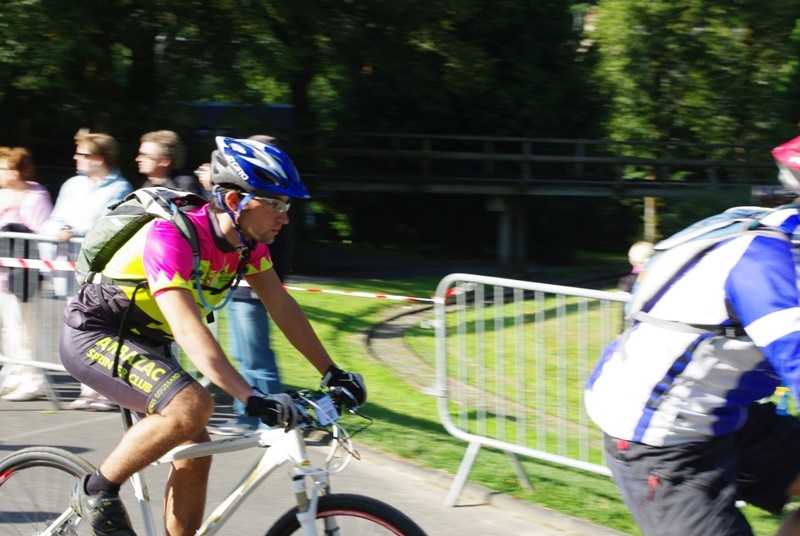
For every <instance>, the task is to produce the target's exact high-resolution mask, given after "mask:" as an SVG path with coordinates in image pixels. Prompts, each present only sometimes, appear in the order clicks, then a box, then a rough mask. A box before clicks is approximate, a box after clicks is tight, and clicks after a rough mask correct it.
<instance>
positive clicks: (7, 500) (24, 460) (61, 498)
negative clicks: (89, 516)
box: [0, 447, 94, 536]
mask: <svg viewBox="0 0 800 536" xmlns="http://www.w3.org/2000/svg"><path fill="white" fill-rule="evenodd" d="M92 471H94V466H93V465H92V464H91V463H89V462H88V461H86V460H84V459H83V458H81V457H80V456H77V455H75V454H73V453H71V452H69V451H67V450H64V449H60V448H55V447H28V448H25V449H22V450H18V451H17V452H14V453H12V454H10V455H8V456H7V457H6V458H3V459H2V460H0V531H2V533H3V535H4V536H17V535H23V534H24V535H25V536H31V535H32V534H41V533H42V532H43V531H44V530H45V529H46V528H47V527H50V526H51V524H52V523H53V522H54V521H55V520H56V519H58V517H59V516H61V515H62V514H64V513H65V512H71V510H70V508H69V496H70V493H71V492H72V488H74V487H75V483H76V482H78V481H80V479H81V478H82V477H83V476H84V475H86V474H87V473H91V472H92ZM68 517H69V519H66V520H65V521H64V523H62V524H61V526H60V527H58V528H56V529H55V530H54V531H53V532H52V533H53V534H59V535H63V536H82V535H89V534H92V529H91V527H90V526H89V524H88V523H80V518H79V517H78V516H76V515H69V516H68Z"/></svg>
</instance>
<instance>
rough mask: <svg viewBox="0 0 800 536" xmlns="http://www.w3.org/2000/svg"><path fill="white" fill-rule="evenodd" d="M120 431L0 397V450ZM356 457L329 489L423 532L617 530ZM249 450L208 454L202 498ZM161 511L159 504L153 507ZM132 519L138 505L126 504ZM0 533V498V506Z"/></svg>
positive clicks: (264, 517)
mask: <svg viewBox="0 0 800 536" xmlns="http://www.w3.org/2000/svg"><path fill="white" fill-rule="evenodd" d="M57 388H58V392H59V393H60V394H61V395H62V396H63V397H64V398H65V399H66V400H71V399H72V398H73V397H74V396H75V395H76V394H77V391H78V385H77V384H76V383H74V382H72V381H71V380H70V379H68V378H58V381H57ZM228 411H230V410H229V408H228V407H226V406H220V408H219V410H218V414H217V415H216V416H215V418H219V419H224V418H226V415H225V412H228ZM120 432H121V422H120V417H119V414H118V413H92V412H85V411H70V410H61V411H57V410H55V409H54V406H53V404H51V403H50V402H48V401H44V400H42V401H36V402H6V401H0V456H4V455H6V454H8V453H10V452H13V451H14V450H17V449H20V448H23V447H26V446H30V445H37V444H43V445H54V446H61V447H65V448H67V449H68V450H71V451H73V452H76V453H77V454H80V455H81V456H83V457H85V458H86V459H88V460H89V461H90V462H92V463H94V464H97V463H99V462H100V461H101V460H102V458H103V457H104V455H105V454H106V453H107V452H108V451H109V450H110V449H111V447H112V446H113V445H114V444H115V443H116V441H117V440H118V438H119V434H120ZM361 454H362V459H361V460H360V461H353V462H352V463H351V464H350V465H349V466H348V467H347V468H346V469H345V470H344V471H343V472H342V473H339V474H337V475H335V476H334V477H333V486H334V491H339V492H350V493H359V494H362V495H368V496H374V497H376V498H379V499H381V500H383V501H385V502H388V503H390V504H392V505H393V506H395V507H397V508H399V509H401V510H403V511H404V512H406V513H407V514H409V515H410V516H411V517H412V518H413V519H414V520H415V521H417V523H419V524H420V525H421V526H422V528H423V529H425V530H426V532H427V533H428V534H429V535H430V536H449V535H453V534H487V535H494V534H503V535H506V536H515V535H519V536H522V535H526V536H528V535H543V536H567V535H570V536H572V535H587V536H615V535H616V536H619V533H616V532H613V531H610V530H607V529H605V528H602V527H598V526H596V525H592V524H590V523H587V522H585V521H582V520H578V519H574V518H570V517H567V516H564V515H563V514H560V513H558V512H553V511H551V510H547V509H544V508H539V507H535V506H531V505H528V504H525V503H522V502H520V501H517V500H515V499H512V498H510V497H507V496H505V495H500V494H491V493H489V492H488V491H486V490H484V489H482V488H479V487H476V486H472V485H469V486H468V487H467V489H466V490H465V492H464V494H463V495H462V496H461V498H460V500H459V505H458V506H456V507H453V508H446V507H444V506H443V502H444V499H445V496H446V494H447V491H448V489H449V486H450V483H451V482H452V477H451V476H449V475H446V474H443V473H440V472H436V471H432V470H430V469H424V468H421V467H419V466H416V465H414V464H411V463H409V462H407V461H403V460H397V459H394V458H392V457H389V456H387V455H384V454H381V453H378V452H374V451H372V450H363V449H361ZM255 456H257V453H254V456H253V457H250V456H248V452H247V451H243V452H239V453H236V454H227V455H220V456H218V457H217V458H216V459H215V462H214V465H213V469H212V475H211V482H212V485H211V489H210V491H209V504H211V503H213V502H214V501H215V499H216V500H219V499H221V498H222V497H223V496H224V495H225V494H226V493H227V491H228V490H229V489H231V487H233V485H234V484H235V483H236V478H237V477H238V476H239V475H240V474H242V473H244V471H245V470H246V469H247V468H249V466H250V464H251V463H252V460H253V458H255ZM165 474H166V468H164V467H153V468H150V469H148V470H147V472H146V479H147V483H148V485H149V488H150V494H151V497H152V498H153V499H154V501H155V502H158V499H157V498H158V497H159V495H160V493H161V490H162V489H163V485H164V478H165ZM288 484H289V479H288V478H287V473H286V472H285V471H281V470H278V471H276V473H275V474H273V475H271V476H270V477H269V480H268V481H267V485H266V486H262V489H260V490H258V491H257V492H256V493H255V494H254V496H253V497H251V498H250V499H249V500H248V502H247V503H245V505H244V506H243V507H242V508H241V509H240V510H239V511H238V512H237V513H236V514H235V516H234V519H233V521H232V524H231V525H229V527H230V530H228V528H226V530H225V531H224V533H225V534H260V533H264V532H266V529H267V528H268V526H269V524H270V520H274V519H275V517H276V516H277V515H278V514H279V513H282V512H283V511H285V510H287V509H288V508H289V506H290V503H291V497H290V496H289V493H288ZM129 488H130V486H128V485H126V486H124V487H123V495H124V496H125V500H126V502H127V503H128V504H133V497H132V495H130V489H129ZM157 515H158V516H160V515H161V514H160V511H159V512H158V513H157ZM131 517H132V518H133V520H134V523H135V524H137V523H139V520H140V516H139V514H138V512H136V511H131ZM0 533H2V505H0Z"/></svg>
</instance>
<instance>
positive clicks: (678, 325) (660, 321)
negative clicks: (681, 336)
mask: <svg viewBox="0 0 800 536" xmlns="http://www.w3.org/2000/svg"><path fill="white" fill-rule="evenodd" d="M631 318H632V319H633V320H635V321H636V322H644V323H646V324H652V325H654V326H657V327H659V328H664V329H670V330H672V331H679V332H681V333H692V334H695V335H706V334H713V335H723V336H725V337H728V338H731V339H735V338H738V337H746V336H747V333H746V332H745V330H744V328H743V327H742V326H741V325H737V324H732V325H729V326H722V325H714V324H689V323H686V322H679V321H677V320H667V319H666V318H659V317H657V316H653V315H651V314H650V313H645V312H644V311H639V312H638V313H636V314H634V315H633V316H631Z"/></svg>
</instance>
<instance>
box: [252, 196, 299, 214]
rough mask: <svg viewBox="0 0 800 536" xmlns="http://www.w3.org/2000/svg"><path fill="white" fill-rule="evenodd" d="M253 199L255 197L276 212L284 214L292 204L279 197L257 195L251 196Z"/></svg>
mask: <svg viewBox="0 0 800 536" xmlns="http://www.w3.org/2000/svg"><path fill="white" fill-rule="evenodd" d="M253 199H257V200H259V201H261V202H262V203H266V204H267V205H269V207H270V208H271V209H272V210H274V211H275V212H277V213H278V214H285V213H287V212H289V209H290V208H291V206H292V204H291V203H290V202H288V201H281V200H280V199H275V198H274V197H259V196H257V195H256V196H253Z"/></svg>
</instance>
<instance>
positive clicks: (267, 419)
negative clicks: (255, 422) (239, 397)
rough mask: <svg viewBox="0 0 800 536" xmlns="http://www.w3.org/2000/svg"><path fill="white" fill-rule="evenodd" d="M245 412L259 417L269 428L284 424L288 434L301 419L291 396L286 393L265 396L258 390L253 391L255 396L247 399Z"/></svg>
mask: <svg viewBox="0 0 800 536" xmlns="http://www.w3.org/2000/svg"><path fill="white" fill-rule="evenodd" d="M244 412H245V413H246V414H247V415H250V416H251V417H258V418H259V419H261V422H263V423H264V424H266V425H267V426H279V425H281V424H283V425H285V426H286V428H285V429H286V431H287V432H288V431H289V430H291V429H292V428H294V427H295V426H297V421H298V420H299V418H300V416H299V414H298V413H297V408H295V407H294V401H293V400H292V397H291V396H289V395H287V394H286V393H280V394H275V395H265V394H264V393H262V392H261V391H258V390H257V389H253V394H252V395H250V398H248V399H247V406H245V409H244Z"/></svg>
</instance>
